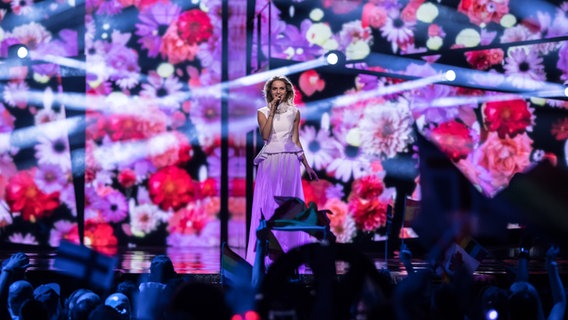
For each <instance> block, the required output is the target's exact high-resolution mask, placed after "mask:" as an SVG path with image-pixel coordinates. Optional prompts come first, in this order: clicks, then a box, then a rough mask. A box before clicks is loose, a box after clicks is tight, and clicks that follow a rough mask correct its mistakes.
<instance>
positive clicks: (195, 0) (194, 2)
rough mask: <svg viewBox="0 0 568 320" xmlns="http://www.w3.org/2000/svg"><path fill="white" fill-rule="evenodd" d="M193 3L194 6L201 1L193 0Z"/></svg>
mask: <svg viewBox="0 0 568 320" xmlns="http://www.w3.org/2000/svg"><path fill="white" fill-rule="evenodd" d="M191 3H193V4H198V3H199V0H191Z"/></svg>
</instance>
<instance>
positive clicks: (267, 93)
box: [263, 76, 296, 104]
mask: <svg viewBox="0 0 568 320" xmlns="http://www.w3.org/2000/svg"><path fill="white" fill-rule="evenodd" d="M274 81H282V82H284V85H285V86H286V96H285V97H284V101H286V102H287V103H288V104H294V97H295V96H296V93H295V92H294V86H293V85H292V82H291V81H290V79H288V78H287V77H286V76H274V77H272V78H270V79H268V81H266V83H265V84H264V89H263V93H264V99H265V100H266V103H270V102H271V101H272V100H273V99H274V97H273V96H272V91H271V90H270V89H271V88H272V83H273V82H274Z"/></svg>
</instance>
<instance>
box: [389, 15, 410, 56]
mask: <svg viewBox="0 0 568 320" xmlns="http://www.w3.org/2000/svg"><path fill="white" fill-rule="evenodd" d="M415 25H416V22H414V21H404V20H402V18H401V17H400V14H398V13H397V14H395V15H391V16H389V17H388V18H387V22H386V23H385V25H384V26H383V27H381V35H382V36H383V37H385V38H386V39H387V40H388V41H389V42H390V43H392V46H393V51H394V52H396V51H397V50H398V48H399V47H402V46H404V45H405V44H407V43H409V42H411V41H412V39H413V38H414V31H413V29H414V26H415Z"/></svg>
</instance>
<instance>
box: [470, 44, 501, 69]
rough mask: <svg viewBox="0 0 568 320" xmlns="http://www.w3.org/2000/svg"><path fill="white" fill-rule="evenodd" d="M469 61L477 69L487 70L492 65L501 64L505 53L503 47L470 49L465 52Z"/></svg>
mask: <svg viewBox="0 0 568 320" xmlns="http://www.w3.org/2000/svg"><path fill="white" fill-rule="evenodd" d="M465 57H466V60H467V63H469V64H470V65H471V66H472V67H473V68H475V69H477V70H487V69H489V68H490V67H491V66H493V65H496V64H500V63H501V62H502V61H503V57H504V53H503V50H502V49H498V48H497V49H488V50H477V51H468V52H466V53H465Z"/></svg>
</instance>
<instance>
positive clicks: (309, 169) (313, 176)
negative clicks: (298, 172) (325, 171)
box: [306, 167, 319, 180]
mask: <svg viewBox="0 0 568 320" xmlns="http://www.w3.org/2000/svg"><path fill="white" fill-rule="evenodd" d="M306 172H307V173H308V177H309V178H310V180H319V178H318V174H317V173H316V172H315V171H314V169H312V167H307V168H306Z"/></svg>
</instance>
